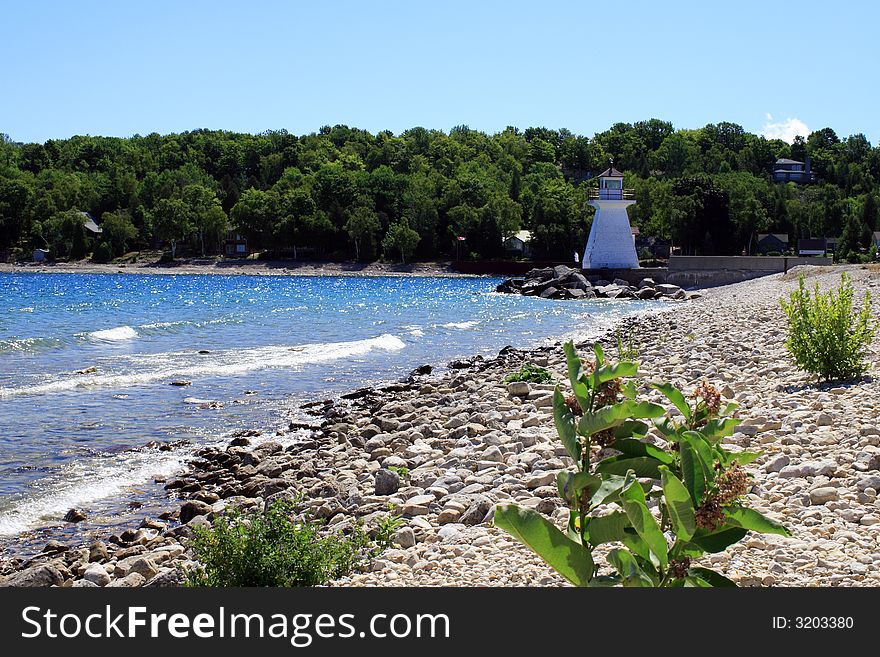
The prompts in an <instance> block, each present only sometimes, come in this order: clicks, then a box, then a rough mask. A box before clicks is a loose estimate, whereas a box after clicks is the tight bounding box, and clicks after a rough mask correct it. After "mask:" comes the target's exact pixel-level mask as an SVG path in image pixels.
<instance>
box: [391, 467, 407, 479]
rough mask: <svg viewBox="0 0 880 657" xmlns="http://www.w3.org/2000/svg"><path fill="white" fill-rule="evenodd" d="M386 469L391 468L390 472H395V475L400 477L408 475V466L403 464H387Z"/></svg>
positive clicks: (404, 477) (403, 477)
mask: <svg viewBox="0 0 880 657" xmlns="http://www.w3.org/2000/svg"><path fill="white" fill-rule="evenodd" d="M388 469H389V470H391V472H396V473H397V476H398V477H400V478H401V479H406V478H407V477H409V468H408V467H406V466H405V465H404V466H400V465H389V466H388Z"/></svg>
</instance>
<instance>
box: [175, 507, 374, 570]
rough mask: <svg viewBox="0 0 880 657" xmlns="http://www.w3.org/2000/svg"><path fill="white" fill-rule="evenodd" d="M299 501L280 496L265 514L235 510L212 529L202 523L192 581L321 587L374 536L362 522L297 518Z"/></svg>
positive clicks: (348, 564)
mask: <svg viewBox="0 0 880 657" xmlns="http://www.w3.org/2000/svg"><path fill="white" fill-rule="evenodd" d="M294 515H295V509H294V505H293V504H292V503H290V502H287V501H283V500H279V501H276V502H275V503H274V504H273V505H272V506H271V507H270V508H269V509H268V510H267V511H266V512H265V513H254V514H247V515H245V514H241V513H237V512H233V513H231V514H229V515H226V516H223V517H221V518H218V519H217V521H216V522H215V523H214V526H213V527H212V528H210V529H207V528H203V527H197V528H196V529H195V533H194V536H193V539H192V548H193V552H194V554H195V558H196V559H197V560H198V562H199V565H198V566H197V567H196V568H194V569H193V570H190V571H189V572H187V573H186V584H187V586H211V587H236V586H280V587H289V586H316V585H319V584H325V583H326V582H328V581H330V580H332V579H336V578H338V577H341V576H343V575H345V574H347V573H348V572H350V571H351V569H352V568H353V567H354V566H355V564H356V563H357V562H358V560H359V559H360V558H361V555H362V553H363V551H364V548H366V546H367V544H368V543H369V540H368V538H367V535H366V534H365V533H364V532H363V530H361V528H360V527H355V528H354V530H353V531H352V532H351V533H350V534H349V535H343V534H342V533H327V532H326V530H325V529H324V528H323V526H322V525H321V524H320V523H318V522H316V521H301V522H300V521H297V520H296V519H295V518H294Z"/></svg>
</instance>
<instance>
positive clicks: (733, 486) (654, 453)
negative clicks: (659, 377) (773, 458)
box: [495, 342, 790, 588]
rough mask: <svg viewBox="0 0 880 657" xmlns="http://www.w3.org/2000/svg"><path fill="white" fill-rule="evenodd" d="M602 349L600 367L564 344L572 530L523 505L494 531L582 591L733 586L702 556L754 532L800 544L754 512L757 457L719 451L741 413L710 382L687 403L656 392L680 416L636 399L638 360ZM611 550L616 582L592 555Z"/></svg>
mask: <svg viewBox="0 0 880 657" xmlns="http://www.w3.org/2000/svg"><path fill="white" fill-rule="evenodd" d="M594 350H595V354H596V361H595V364H593V363H589V362H587V363H584V362H582V361H581V359H580V358H579V357H578V355H577V353H576V352H575V349H574V345H573V344H572V343H571V342H568V343H567V344H566V345H565V354H566V357H567V359H568V372H569V378H570V380H571V385H572V391H573V393H574V394H573V395H572V397H573V399H571V398H570V399H566V398H565V396H564V395H563V394H562V392H561V391H560V389H559V388H558V387H557V388H556V392H555V394H554V398H553V415H554V420H555V423H556V430H557V433H558V434H559V438H560V440H561V441H562V444H563V446H564V447H565V450H566V452H568V455H569V456H570V457H571V459H572V461H573V462H574V468H573V469H572V470H562V471H560V472H559V473H558V474H557V476H556V486H557V489H558V491H559V496H560V497H561V498H562V499H563V500H565V503H566V504H567V505H568V507H569V517H568V526H567V528H566V529H565V531H563V530H561V529H560V528H559V527H557V526H556V525H555V524H554V523H553V522H552V521H550V520H548V519H547V518H545V517H544V516H543V515H541V514H540V513H538V512H537V511H535V510H534V509H530V508H524V507H519V506H517V505H515V504H501V505H499V506H498V507H496V510H495V525H496V526H497V527H499V528H500V529H503V530H504V531H506V532H508V533H509V534H511V535H512V536H513V537H514V538H516V539H517V540H519V541H520V542H521V543H523V544H524V545H526V546H528V547H529V548H531V549H532V550H533V551H534V552H535V553H537V554H538V556H540V557H541V558H542V559H544V561H546V562H547V564H549V565H550V566H551V567H552V568H554V569H555V570H556V571H557V572H558V573H559V574H560V575H562V576H563V577H565V578H566V579H567V580H568V581H569V582H571V583H572V584H575V585H576V586H615V585H623V586H647V587H663V588H666V587H669V588H675V587H682V586H694V587H713V586H735V585H736V584H735V583H734V582H733V581H731V580H729V579H727V578H726V577H724V576H723V575H722V574H720V573H718V572H715V571H712V570H709V569H708V568H703V567H701V566H698V565H697V563H696V561H695V560H696V559H698V558H699V557H701V556H703V555H705V554H706V553H718V552H722V551H724V550H725V549H727V547H729V546H730V545H733V544H734V543H737V542H739V541H740V540H742V539H743V538H745V536H746V534H748V532H749V531H756V532H763V533H771V534H779V535H782V536H790V534H789V532H788V530H786V529H785V528H784V527H783V526H782V525H780V524H779V523H777V522H775V521H773V520H771V519H769V518H766V517H765V516H763V515H761V514H760V513H758V512H757V511H755V510H754V509H751V508H749V507H748V506H747V503H746V502H747V500H746V498H745V495H746V493H748V491H749V488H750V487H751V485H750V481H749V476H748V474H747V473H746V472H745V470H744V469H743V466H744V465H746V464H747V463H750V462H751V461H753V460H754V459H756V458H757V457H758V456H759V455H758V454H755V453H750V452H728V451H726V450H724V449H723V448H722V446H721V445H722V443H723V439H724V438H725V437H726V436H730V435H732V434H733V432H734V430H735V429H736V426H737V425H738V424H739V420H737V419H734V418H733V417H731V413H732V412H733V410H734V409H735V405H728V406H727V407H726V408H722V406H721V395H720V394H719V393H718V392H717V391H716V390H715V389H714V388H713V387H712V386H711V385H708V384H703V385H701V386H699V387H697V389H696V390H694V391H693V392H692V394H691V395H690V396H689V397H686V396H685V395H684V393H682V392H681V391H679V390H678V389H677V388H675V387H673V386H672V385H670V384H668V383H664V384H654V385H653V386H652V387H653V388H655V389H656V390H658V391H659V392H661V393H662V394H663V395H664V396H665V397H666V398H667V399H668V401H669V402H670V403H671V404H672V405H673V406H674V407H675V409H677V411H678V413H679V414H680V416H681V417H682V419H681V420H673V419H672V418H670V417H667V416H666V415H667V413H666V408H664V407H663V406H661V405H659V404H654V403H651V402H647V401H637V400H636V396H637V389H636V387H635V385H633V383H632V382H626V383H624V382H623V381H624V379H626V378H631V377H635V376H636V375H637V374H638V365H636V363H632V362H626V361H621V362H618V363H607V362H606V361H605V356H604V354H603V352H602V349H601V347H600V346H599V345H598V344H596V345H595V346H594ZM573 406H574V408H573ZM643 420H652V421H653V425H654V428H655V429H656V430H657V431H658V432H659V433H660V434H661V435H662V436H663V438H664V441H663V442H661V443H656V442H654V441H649V440H647V439H646V438H647V436H648V434H649V432H650V431H651V427H650V426H649V424H648V423H647V422H645V421H643ZM601 448H608V449H601ZM643 482H644V483H643ZM649 500H652V502H651V503H650V506H649ZM654 501H656V503H654ZM609 507H610V508H611V510H610V512H609ZM652 507H653V509H652ZM602 544H609V545H610V547H612V549H611V550H610V551H609V552H608V554H607V561H608V565H609V566H610V567H611V568H612V570H613V573H614V574H612V575H599V574H598V573H599V565H598V564H597V563H596V561H595V559H594V550H595V548H596V547H598V546H599V545H602Z"/></svg>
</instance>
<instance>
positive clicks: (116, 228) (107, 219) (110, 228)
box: [101, 210, 137, 258]
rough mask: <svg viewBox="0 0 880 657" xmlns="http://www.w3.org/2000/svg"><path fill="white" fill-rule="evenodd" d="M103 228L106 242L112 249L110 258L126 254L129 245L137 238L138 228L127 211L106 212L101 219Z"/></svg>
mask: <svg viewBox="0 0 880 657" xmlns="http://www.w3.org/2000/svg"><path fill="white" fill-rule="evenodd" d="M101 228H102V229H103V231H104V232H103V238H104V242H106V244H107V245H108V247H109V249H110V258H116V257H118V256H121V255H122V254H124V253H125V252H126V251H127V250H128V245H129V244H130V243H132V242H134V240H135V239H136V238H137V228H136V227H135V225H134V223H132V221H131V216H130V215H129V213H128V212H127V211H125V210H120V211H119V212H105V213H104V215H103V216H102V217H101Z"/></svg>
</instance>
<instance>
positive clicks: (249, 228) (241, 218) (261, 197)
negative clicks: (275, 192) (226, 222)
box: [230, 189, 275, 249]
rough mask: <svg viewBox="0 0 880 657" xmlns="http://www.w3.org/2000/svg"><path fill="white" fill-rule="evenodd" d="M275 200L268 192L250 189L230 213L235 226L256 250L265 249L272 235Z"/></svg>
mask: <svg viewBox="0 0 880 657" xmlns="http://www.w3.org/2000/svg"><path fill="white" fill-rule="evenodd" d="M273 200H274V199H273V198H272V196H271V195H270V194H269V193H268V192H264V191H262V190H259V189H248V190H246V191H245V192H244V193H243V194H242V195H241V198H240V199H238V203H236V204H235V206H234V207H233V208H232V212H230V219H231V220H232V224H233V226H235V228H236V229H237V230H239V231H241V232H242V233H244V234H245V235H247V236H248V239H249V240H251V241H252V243H253V244H254V246H255V248H258V249H259V248H263V247H264V246H266V245H267V244H268V240H269V237H270V236H271V235H272V232H273V226H274V220H275V212H274V208H273Z"/></svg>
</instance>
